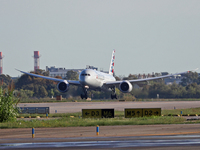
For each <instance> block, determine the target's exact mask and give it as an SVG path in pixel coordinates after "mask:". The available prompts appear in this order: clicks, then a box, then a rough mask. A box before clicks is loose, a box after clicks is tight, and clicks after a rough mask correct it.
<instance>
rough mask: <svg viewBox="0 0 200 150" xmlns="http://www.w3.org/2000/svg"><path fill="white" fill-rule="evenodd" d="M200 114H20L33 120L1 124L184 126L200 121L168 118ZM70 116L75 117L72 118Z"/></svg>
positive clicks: (177, 111)
mask: <svg viewBox="0 0 200 150" xmlns="http://www.w3.org/2000/svg"><path fill="white" fill-rule="evenodd" d="M180 111H183V114H185V113H186V114H188V113H189V114H200V108H190V109H175V110H162V115H165V116H152V117H139V118H124V112H123V111H115V118H102V119H90V118H89V119H82V117H81V115H82V114H81V112H78V113H64V114H49V115H48V116H49V118H48V119H43V120H40V119H35V118H33V117H36V116H40V117H41V118H46V115H45V114H42V115H41V114H20V116H19V117H24V118H29V116H31V118H32V119H30V120H25V119H21V118H18V120H17V121H12V122H3V123H0V129H2V128H32V127H35V128H44V127H45V128H46V127H77V126H96V125H99V126H111V125H155V124H183V123H200V120H195V121H186V119H185V118H184V117H174V116H168V115H169V114H171V115H177V114H180ZM70 116H74V118H71V117H70Z"/></svg>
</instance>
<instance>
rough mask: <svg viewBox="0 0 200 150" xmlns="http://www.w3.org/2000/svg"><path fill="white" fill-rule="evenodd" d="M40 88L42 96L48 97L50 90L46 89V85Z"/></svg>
mask: <svg viewBox="0 0 200 150" xmlns="http://www.w3.org/2000/svg"><path fill="white" fill-rule="evenodd" d="M39 89H40V90H39V96H40V97H43V98H44V97H47V95H48V92H47V91H46V89H45V88H44V86H40V88H39Z"/></svg>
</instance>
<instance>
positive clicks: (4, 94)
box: [0, 85, 19, 122]
mask: <svg viewBox="0 0 200 150" xmlns="http://www.w3.org/2000/svg"><path fill="white" fill-rule="evenodd" d="M13 91H14V88H13V85H10V86H9V87H8V90H3V89H2V87H0V122H5V121H11V120H15V118H16V116H17V115H18V108H17V104H18V103H19V99H18V98H16V97H15V96H14V92H13Z"/></svg>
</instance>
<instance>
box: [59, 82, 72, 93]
mask: <svg viewBox="0 0 200 150" xmlns="http://www.w3.org/2000/svg"><path fill="white" fill-rule="evenodd" d="M57 88H58V90H59V91H60V92H62V93H64V92H67V91H68V90H69V83H68V82H67V81H63V82H59V83H58V85H57Z"/></svg>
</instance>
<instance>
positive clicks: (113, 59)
mask: <svg viewBox="0 0 200 150" xmlns="http://www.w3.org/2000/svg"><path fill="white" fill-rule="evenodd" d="M114 62H115V49H114V50H113V53H112V57H111V62H110V68H109V74H110V75H113V73H114V65H115V64H114Z"/></svg>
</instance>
